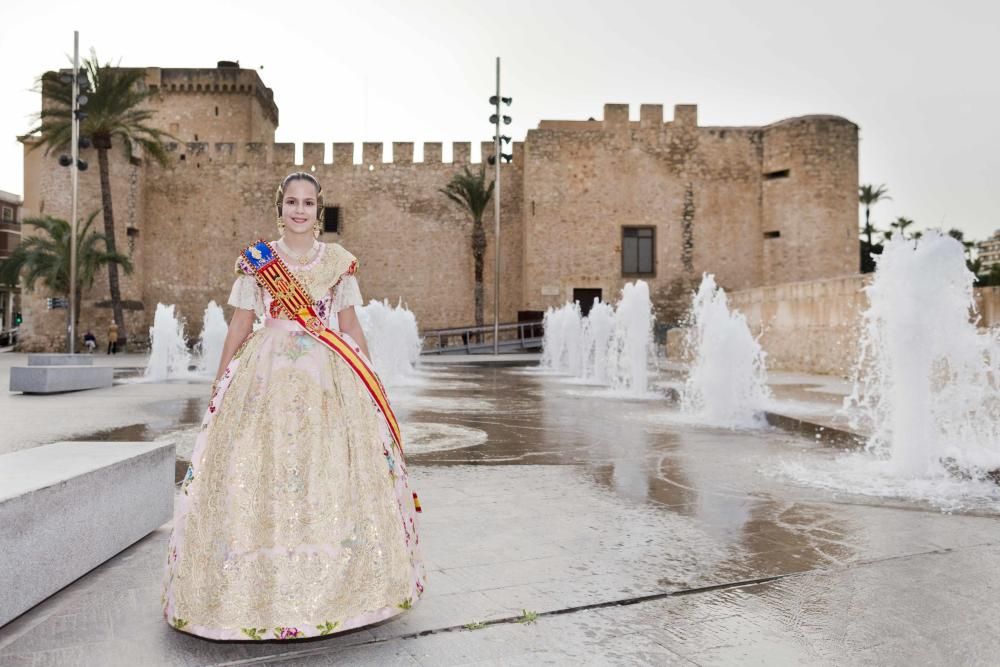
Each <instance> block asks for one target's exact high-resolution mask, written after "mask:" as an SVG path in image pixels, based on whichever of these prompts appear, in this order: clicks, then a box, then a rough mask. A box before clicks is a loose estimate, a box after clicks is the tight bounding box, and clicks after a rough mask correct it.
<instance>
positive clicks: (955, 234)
mask: <svg viewBox="0 0 1000 667" xmlns="http://www.w3.org/2000/svg"><path fill="white" fill-rule="evenodd" d="M948 236H950V237H951V238H953V239H955V240H956V241H958V242H959V243H961V244H962V247H963V248H965V258H966V259H970V258H971V257H972V249H973V248H975V247H976V242H975V241H966V240H965V232H964V231H962V230H961V229H958V228H957V227H952V228H951V229H949V230H948Z"/></svg>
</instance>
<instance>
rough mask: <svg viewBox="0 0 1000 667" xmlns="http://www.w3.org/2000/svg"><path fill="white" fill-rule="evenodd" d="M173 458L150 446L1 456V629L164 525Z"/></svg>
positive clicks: (64, 446)
mask: <svg viewBox="0 0 1000 667" xmlns="http://www.w3.org/2000/svg"><path fill="white" fill-rule="evenodd" d="M174 458H175V447H174V444H173V443H169V444H162V443H155V442H58V443H55V444H51V445H44V446H42V447H35V448H32V449H25V450H21V451H17V452H13V453H11V454H5V455H3V456H0V582H3V584H2V585H3V589H2V593H0V626H2V625H4V624H5V623H7V622H8V621H10V620H11V619H13V618H15V617H16V616H18V615H19V614H22V613H23V612H25V611H27V610H28V609H30V608H31V607H32V606H34V605H36V604H38V603H39V602H41V601H42V600H44V599H45V598H47V597H48V596H50V595H52V594H53V593H55V592H56V591H58V590H59V589H60V588H62V587H63V586H66V585H67V584H70V583H72V582H73V581H74V580H75V579H77V578H78V577H80V576H82V575H84V574H86V573H87V572H89V571H90V570H92V569H93V568H95V567H97V566H98V565H100V564H101V563H103V562H104V561H106V560H108V559H109V558H111V557H112V556H114V555H115V554H117V553H118V552H120V551H122V550H123V549H125V548H127V547H128V546H129V545H131V544H133V543H135V542H136V541H137V540H140V539H142V538H143V537H144V536H146V535H148V534H149V533H151V532H152V531H154V530H156V529H157V528H158V527H160V526H162V525H163V524H164V523H166V522H167V521H169V520H170V518H171V517H172V516H173V507H174Z"/></svg>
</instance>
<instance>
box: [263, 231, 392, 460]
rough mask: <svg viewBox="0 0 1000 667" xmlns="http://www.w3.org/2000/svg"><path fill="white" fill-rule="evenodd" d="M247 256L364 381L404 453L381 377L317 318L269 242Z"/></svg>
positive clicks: (276, 294) (287, 305) (294, 313)
mask: <svg viewBox="0 0 1000 667" xmlns="http://www.w3.org/2000/svg"><path fill="white" fill-rule="evenodd" d="M243 256H244V257H245V258H246V260H247V262H248V263H249V264H250V266H251V267H252V268H253V270H254V275H255V276H256V278H257V282H258V283H260V284H261V286H263V287H264V289H266V290H267V291H268V292H270V294H271V296H272V297H273V298H274V300H275V301H277V302H278V303H280V304H281V306H282V307H283V308H284V309H285V312H286V313H288V315H289V316H290V317H291V318H292V319H293V320H295V321H296V322H298V323H299V325H301V326H302V328H303V329H305V330H306V332H308V333H309V335H310V336H312V337H313V338H315V339H316V340H318V341H319V342H321V343H323V344H324V345H326V346H327V347H328V348H330V349H331V350H333V351H334V352H336V353H337V354H339V355H340V357H341V358H342V359H343V360H344V361H346V362H347V363H348V365H349V366H350V367H351V368H352V369H353V370H354V372H355V373H357V375H358V377H359V378H361V382H362V383H363V384H364V385H365V388H366V389H367V390H368V393H369V394H370V395H371V397H372V399H373V400H374V401H375V405H376V406H377V407H378V409H379V412H381V413H382V417H383V418H384V419H385V423H386V426H388V427H389V433H390V434H392V439H393V440H395V441H396V445H397V446H398V447H399V451H401V452H402V451H403V438H402V435H401V434H400V431H399V423H398V422H397V421H396V415H395V414H394V413H393V411H392V408H391V407H389V398H388V396H386V393H385V387H383V386H382V381H381V380H379V378H378V375H376V374H375V371H374V370H372V368H371V367H370V366H368V364H367V363H365V360H364V359H363V358H362V357H361V355H360V354H359V353H358V352H357V351H356V350H355V349H354V348H352V347H351V346H350V344H349V343H348V342H347V341H345V340H344V339H343V338H341V337H340V336H338V335H337V334H336V333H335V332H334V331H333V330H332V329H330V328H329V327H327V326H326V325H325V324H323V320H322V318H320V317H319V315H317V314H316V309H315V307H314V306H313V300H312V299H311V298H310V297H309V294H308V293H307V292H306V290H305V289H304V288H303V287H302V284H301V283H300V282H299V281H298V280H297V279H296V278H295V276H294V275H293V274H292V273H291V272H290V271H289V270H288V267H287V266H285V263H284V262H283V261H282V260H281V257H279V256H278V253H276V252H275V251H274V249H273V248H271V246H270V245H269V244H268V243H267V242H266V241H259V242H257V243H255V244H253V245H251V246H249V247H248V248H247V249H246V250H244V251H243Z"/></svg>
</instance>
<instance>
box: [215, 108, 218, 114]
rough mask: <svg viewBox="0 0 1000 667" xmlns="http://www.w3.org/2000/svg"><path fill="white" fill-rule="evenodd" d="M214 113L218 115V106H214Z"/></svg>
mask: <svg viewBox="0 0 1000 667" xmlns="http://www.w3.org/2000/svg"><path fill="white" fill-rule="evenodd" d="M215 115H216V116H218V115H219V107H215Z"/></svg>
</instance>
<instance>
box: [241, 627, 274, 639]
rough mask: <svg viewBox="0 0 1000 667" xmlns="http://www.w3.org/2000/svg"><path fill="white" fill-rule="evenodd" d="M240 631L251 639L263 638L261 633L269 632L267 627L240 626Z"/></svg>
mask: <svg viewBox="0 0 1000 667" xmlns="http://www.w3.org/2000/svg"><path fill="white" fill-rule="evenodd" d="M240 632H242V633H243V634H245V635H246V636H247V637H249V638H250V639H263V637H262V636H261V635H263V634H264V633H265V632H267V628H240Z"/></svg>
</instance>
